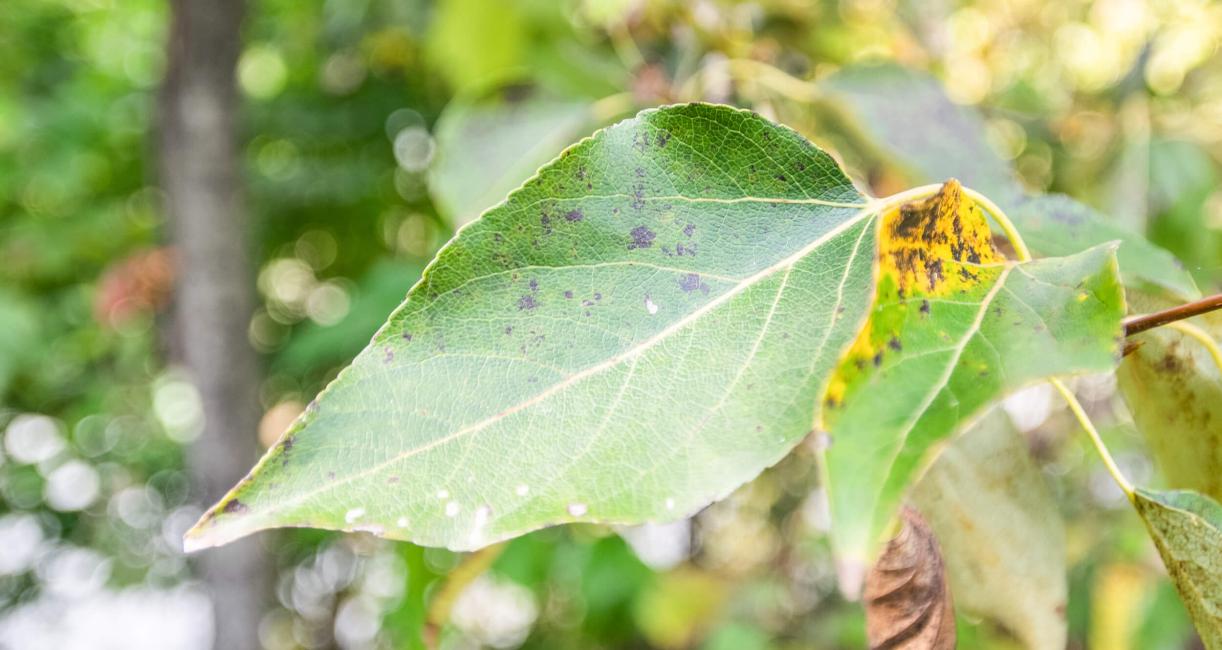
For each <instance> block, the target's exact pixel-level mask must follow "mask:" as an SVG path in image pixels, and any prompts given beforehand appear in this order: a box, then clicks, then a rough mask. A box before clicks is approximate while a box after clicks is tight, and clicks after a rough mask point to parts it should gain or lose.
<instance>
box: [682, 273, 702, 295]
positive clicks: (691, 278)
mask: <svg viewBox="0 0 1222 650" xmlns="http://www.w3.org/2000/svg"><path fill="white" fill-rule="evenodd" d="M679 288H680V289H682V290H684V291H686V292H688V293H691V292H693V291H695V290H697V289H699V288H700V274H699V273H688V274H687V275H685V276H683V277H682V278H679Z"/></svg>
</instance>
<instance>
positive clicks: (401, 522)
mask: <svg viewBox="0 0 1222 650" xmlns="http://www.w3.org/2000/svg"><path fill="white" fill-rule="evenodd" d="M395 524H396V525H397V526H399V528H407V517H399V521H396V522H395Z"/></svg>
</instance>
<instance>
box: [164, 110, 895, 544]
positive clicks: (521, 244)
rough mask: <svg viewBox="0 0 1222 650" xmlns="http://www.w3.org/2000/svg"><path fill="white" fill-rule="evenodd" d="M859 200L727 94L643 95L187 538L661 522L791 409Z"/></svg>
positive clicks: (843, 305) (813, 401) (767, 446)
mask: <svg viewBox="0 0 1222 650" xmlns="http://www.w3.org/2000/svg"><path fill="white" fill-rule="evenodd" d="M873 223H874V214H873V212H872V208H871V207H870V206H869V205H868V204H867V202H866V200H865V198H864V197H863V196H862V195H861V194H859V193H858V192H857V191H856V190H855V189H854V188H853V186H852V184H851V183H850V182H849V180H848V179H847V178H846V177H845V176H844V174H843V173H842V172H841V171H840V169H839V167H838V166H837V165H836V164H835V162H834V161H833V160H832V159H831V158H830V157H829V156H828V155H827V154H825V153H823V152H822V151H820V150H818V149H816V148H815V147H814V146H813V145H811V144H810V143H808V142H807V141H805V140H804V139H803V138H801V136H799V135H797V134H796V133H794V132H792V131H791V130H789V129H786V128H783V127H778V126H777V125H774V124H772V123H770V122H767V121H766V120H764V119H762V118H760V117H758V116H756V115H754V114H751V113H747V112H743V111H738V110H734V109H730V108H726V107H715V106H708V105H698V104H693V105H687V106H678V107H672V108H666V109H661V110H654V111H646V112H644V113H642V114H640V115H639V116H638V117H636V118H634V119H631V120H627V121H625V122H622V123H620V124H617V125H615V126H613V127H610V128H608V129H606V130H604V131H601V132H600V133H598V134H597V135H596V136H594V137H593V138H590V139H587V140H584V141H583V142H581V143H579V144H578V145H575V146H574V147H572V148H570V149H569V150H567V151H566V152H565V153H564V154H563V155H562V156H561V157H560V158H559V159H557V160H556V161H554V162H553V163H551V164H549V165H548V166H546V167H544V168H543V169H542V170H541V171H540V172H539V174H538V175H537V176H536V177H534V178H532V179H531V180H529V181H528V182H527V183H526V184H525V185H524V186H523V187H522V188H521V189H519V190H517V191H516V192H514V193H513V194H512V195H511V196H510V197H509V199H508V200H507V201H506V202H505V203H503V204H501V205H499V206H497V207H495V208H493V209H492V210H490V211H489V212H487V213H486V214H485V215H484V216H483V217H482V218H481V219H480V220H478V221H476V222H474V223H473V224H471V225H470V226H469V227H467V228H465V229H463V231H462V232H461V233H460V235H459V236H458V237H457V238H456V239H455V240H453V241H452V242H451V243H450V244H449V245H447V246H446V247H445V248H444V249H443V250H442V251H441V252H440V253H439V255H438V257H437V259H436V260H435V261H434V262H433V263H432V264H431V265H430V267H429V269H428V270H427V271H426V272H425V275H424V277H423V279H422V280H421V282H420V283H419V284H418V285H417V286H416V287H414V288H413V289H412V290H411V292H410V293H409V294H408V298H407V300H406V302H405V303H404V304H403V305H402V306H401V307H400V308H399V309H398V310H396V311H395V313H394V314H393V315H391V317H390V320H389V322H388V323H387V324H386V325H385V326H384V327H383V328H382V329H381V330H380V331H379V332H378V334H377V335H376V336H375V337H374V339H373V341H372V342H371V343H370V345H369V347H368V348H366V349H365V350H364V351H363V352H362V353H361V354H360V355H359V356H358V357H357V358H356V360H355V361H354V362H353V363H352V365H351V366H350V367H349V368H347V369H346V370H344V371H343V372H342V373H341V374H340V376H339V377H338V378H337V379H336V380H335V381H334V382H333V383H332V384H331V385H330V386H329V387H328V388H327V389H326V390H325V391H324V392H323V394H322V395H320V396H319V398H318V399H317V400H316V401H315V403H314V404H312V405H311V406H310V407H309V408H308V409H307V411H306V413H305V414H303V416H302V417H301V419H300V420H299V421H298V422H297V423H296V424H294V425H293V426H292V427H291V428H290V429H289V431H288V432H286V434H285V436H284V437H283V438H282V439H281V440H280V442H279V443H278V444H277V445H276V446H275V447H274V448H273V449H271V450H270V451H269V452H268V453H267V455H266V456H265V457H264V459H263V460H262V461H261V462H260V463H259V465H258V466H257V467H256V468H255V470H254V471H253V472H252V474H251V475H250V476H249V477H248V478H247V479H246V480H244V481H243V482H242V483H241V484H239V485H238V486H237V487H236V488H235V489H234V490H233V491H232V492H231V493H230V494H229V495H228V496H227V497H225V498H224V499H223V500H222V501H221V502H220V503H218V504H217V505H216V506H215V507H214V508H213V509H212V510H211V511H209V512H208V513H207V514H206V515H205V516H204V518H203V519H202V520H201V521H200V523H199V524H198V525H197V526H196V528H194V529H193V530H192V531H191V532H190V533H188V537H187V546H188V547H190V548H200V547H206V546H211V545H216V544H221V543H225V542H227V541H229V540H232V539H235V538H237V537H241V536H243V535H246V534H249V533H251V532H254V531H257V530H261V529H265V528H271V527H278V526H311V527H317V528H329V529H340V530H367V531H371V532H375V533H377V534H380V535H383V536H385V537H388V538H393V539H403V540H410V541H413V542H417V543H420V544H425V545H433V546H446V547H450V548H453V549H473V548H477V547H480V546H483V545H486V544H489V543H491V542H494V541H497V540H501V539H505V538H509V537H513V536H516V535H520V534H522V533H525V532H527V531H530V530H533V529H536V528H540V527H542V526H547V525H551V524H557V523H563V522H574V521H592V522H619V523H635V522H641V521H646V520H668V519H675V518H678V517H681V516H684V515H687V514H690V513H692V512H694V511H695V510H697V509H699V508H701V507H703V506H705V505H707V504H708V503H710V502H712V501H714V500H716V499H718V498H720V497H722V496H724V495H726V494H728V493H729V492H730V491H731V490H733V489H734V488H735V487H737V486H739V485H741V484H742V483H744V482H746V481H747V480H750V479H751V478H753V477H754V476H755V475H756V474H758V473H759V472H760V471H761V470H762V469H763V468H765V467H767V466H769V465H771V464H773V463H775V462H776V461H777V460H779V459H780V458H781V457H783V456H784V455H785V454H786V453H787V452H788V451H789V450H790V449H791V448H792V447H793V445H795V444H796V443H797V442H798V441H800V440H801V439H802V438H803V437H804V436H805V435H806V434H807V433H808V432H809V431H810V430H811V427H812V422H813V419H814V417H815V415H816V413H815V411H816V410H817V408H818V407H817V405H818V402H819V399H818V395H819V392H820V390H821V388H822V385H823V382H824V380H825V378H826V376H827V374H828V371H829V370H830V368H831V367H832V366H833V365H834V364H835V363H836V360H837V358H838V356H839V354H840V352H841V350H842V349H843V348H844V347H845V345H846V344H847V343H848V341H849V340H851V338H852V337H853V336H854V335H855V334H856V332H857V329H858V327H859V326H860V322H861V319H862V317H863V316H864V313H865V310H866V308H867V306H868V302H869V295H870V291H871V289H870V286H871V267H872V264H873V251H874V228H873Z"/></svg>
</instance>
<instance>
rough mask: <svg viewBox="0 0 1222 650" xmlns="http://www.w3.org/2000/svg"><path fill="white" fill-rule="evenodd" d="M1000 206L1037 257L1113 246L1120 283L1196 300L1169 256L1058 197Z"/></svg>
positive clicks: (1192, 286)
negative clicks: (1115, 245)
mask: <svg viewBox="0 0 1222 650" xmlns="http://www.w3.org/2000/svg"><path fill="white" fill-rule="evenodd" d="M1003 207H1005V208H1006V210H1007V212H1008V214H1009V216H1010V218H1011V219H1013V221H1014V225H1015V227H1017V228H1018V230H1019V232H1020V234H1022V236H1023V239H1024V240H1025V241H1026V242H1027V245H1028V246H1030V247H1031V249H1032V250H1034V251H1038V252H1039V254H1041V255H1068V254H1070V253H1073V252H1076V251H1080V250H1082V249H1083V248H1086V247H1088V246H1092V245H1094V244H1097V243H1099V242H1106V241H1119V242H1120V249H1119V250H1118V251H1117V252H1116V257H1117V259H1118V260H1119V262H1120V268H1121V271H1122V272H1123V273H1124V275H1125V279H1126V282H1129V283H1132V284H1136V285H1139V286H1140V285H1143V284H1151V285H1154V286H1155V287H1159V288H1162V289H1164V290H1167V291H1170V292H1171V293H1172V294H1175V295H1177V296H1179V297H1181V298H1184V299H1189V300H1190V299H1193V298H1197V297H1200V295H1201V292H1200V290H1198V289H1197V286H1196V283H1195V282H1193V280H1192V276H1191V275H1189V274H1188V272H1187V271H1185V270H1184V266H1183V264H1181V263H1180V262H1179V261H1178V260H1177V259H1176V258H1175V256H1174V255H1172V254H1171V253H1168V252H1167V251H1166V250H1164V249H1162V248H1159V247H1158V246H1155V245H1154V244H1152V243H1150V240H1148V239H1146V238H1145V237H1142V236H1141V235H1139V234H1137V233H1135V232H1132V231H1130V230H1127V229H1125V228H1122V227H1121V226H1119V225H1118V224H1116V223H1114V222H1112V221H1109V220H1108V219H1107V217H1105V216H1104V215H1102V214H1100V213H1099V212H1098V211H1096V210H1095V209H1094V208H1091V207H1090V206H1087V205H1086V204H1084V203H1079V202H1078V201H1075V200H1074V199H1072V198H1070V197H1068V196H1065V195H1064V194H1045V195H1041V196H1028V197H1023V198H1020V199H1016V200H1014V201H1013V202H1012V203H1011V204H1010V205H1008V206H1003Z"/></svg>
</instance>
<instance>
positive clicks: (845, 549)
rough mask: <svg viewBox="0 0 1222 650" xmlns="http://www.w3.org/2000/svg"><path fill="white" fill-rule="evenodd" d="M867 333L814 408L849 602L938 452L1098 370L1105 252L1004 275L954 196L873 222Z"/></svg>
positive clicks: (982, 229) (1115, 285)
mask: <svg viewBox="0 0 1222 650" xmlns="http://www.w3.org/2000/svg"><path fill="white" fill-rule="evenodd" d="M879 249H880V253H879V265H880V271H879V276H878V280H877V295H876V298H875V304H874V306H873V310H872V313H871V315H870V319H869V322H868V323H867V324H866V326H865V328H864V329H863V330H862V332H861V334H860V336H859V337H858V339H857V341H856V342H855V343H854V344H853V346H852V348H851V349H850V350H849V352H848V354H847V355H846V356H845V358H844V360H843V361H842V363H841V365H840V367H839V369H838V371H837V373H836V375H835V376H834V377H833V379H832V381H831V383H830V385H829V388H828V392H827V396H826V402H827V406H828V408H826V409H825V410H824V419H823V427H824V428H825V429H826V430H827V431H828V433H829V435H830V446H829V447H828V448H827V450H826V452H825V470H826V484H827V490H828V494H829V499H830V505H831V518H832V530H831V535H832V546H833V548H834V550H835V551H836V552H837V556H838V559H839V561H840V562H841V577H842V580H843V585H844V586H845V587H846V588H847V589H848V590H850V591H852V590H854V588H855V587H856V585H857V583H858V582H859V578H860V576H861V574H862V573H863V572H864V569H865V567H866V566H867V565H868V563H869V561H870V559H871V558H872V556H873V553H874V550H875V546H876V545H877V542H878V540H879V539H880V537H881V536H882V533H883V532H884V530H885V529H886V527H887V524H888V523H889V522H890V521H891V519H892V517H893V516H894V514H895V511H896V509H897V507H898V506H899V503H900V500H901V498H902V496H903V494H904V493H905V491H906V490H907V488H908V486H909V484H910V483H911V482H912V481H913V480H914V479H915V478H917V477H918V476H919V474H920V473H921V472H923V471H924V469H925V468H927V467H928V466H929V464H930V463H931V462H932V460H933V457H934V453H935V452H936V451H937V447H938V443H940V442H942V441H944V440H946V439H947V438H949V437H950V436H951V435H952V434H954V433H955V432H957V431H958V430H960V429H961V428H962V427H963V426H964V425H965V424H966V423H967V422H968V421H969V420H970V419H971V418H973V417H974V416H975V415H976V414H977V413H979V412H980V410H981V409H983V408H984V407H986V406H987V405H988V404H990V403H991V402H993V401H996V400H997V399H1000V398H1001V397H1003V396H1004V395H1005V394H1006V393H1008V392H1010V391H1013V390H1016V389H1018V388H1021V387H1022V386H1024V385H1027V384H1030V383H1032V382H1034V381H1037V380H1039V379H1041V378H1044V377H1048V376H1051V375H1059V374H1066V373H1077V372H1092V371H1093V372H1098V371H1107V370H1111V369H1112V368H1113V367H1114V366H1115V363H1116V360H1117V358H1118V355H1119V347H1118V342H1119V341H1120V338H1121V326H1120V319H1121V317H1122V316H1123V314H1124V297H1123V294H1122V292H1121V286H1120V281H1119V278H1118V277H1117V274H1116V261H1115V255H1114V246H1110V245H1105V246H1099V247H1096V248H1093V249H1090V250H1087V251H1084V252H1082V253H1080V254H1078V255H1075V256H1072V257H1064V258H1049V259H1042V260H1037V261H1034V262H1026V263H1022V264H1016V263H1012V262H1007V261H1005V260H1004V259H1003V258H1002V257H1001V256H1000V254H998V253H997V252H996V251H995V250H994V249H993V245H992V241H991V235H990V233H989V230H988V225H987V222H986V221H985V217H984V215H983V213H982V211H981V209H980V208H979V207H978V206H976V205H975V204H974V203H973V202H971V201H970V200H968V199H967V198H966V197H963V196H962V195H961V193H960V190H959V188H958V185H957V184H956V183H953V182H951V183H947V185H946V186H945V187H943V189H942V191H941V192H940V193H939V194H938V195H937V196H934V197H932V198H930V199H927V200H925V201H923V202H921V203H912V204H908V205H905V206H903V207H902V208H898V209H894V210H890V211H888V212H887V213H886V214H884V215H883V216H882V218H881V220H880V235H879Z"/></svg>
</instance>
